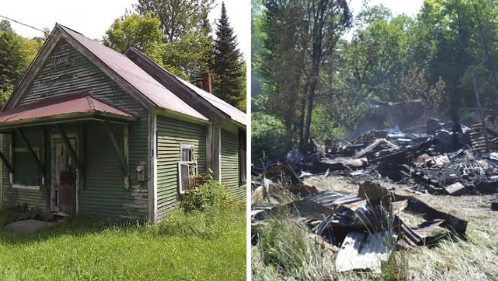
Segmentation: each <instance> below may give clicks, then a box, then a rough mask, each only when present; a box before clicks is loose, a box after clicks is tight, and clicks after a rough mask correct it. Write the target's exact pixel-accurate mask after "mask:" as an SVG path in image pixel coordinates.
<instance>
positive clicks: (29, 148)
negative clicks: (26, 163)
mask: <svg viewBox="0 0 498 281" xmlns="http://www.w3.org/2000/svg"><path fill="white" fill-rule="evenodd" d="M16 132H17V133H18V134H19V135H20V136H21V138H22V140H23V141H24V143H25V144H26V146H27V147H28V150H29V152H30V153H31V155H32V156H33V158H34V159H35V162H36V164H37V165H38V168H39V169H40V172H42V173H43V174H44V173H45V165H43V163H42V162H41V160H40V157H39V156H38V155H36V152H35V150H34V149H33V146H31V143H30V142H29V140H28V138H27V137H26V135H25V134H24V132H23V131H22V129H21V128H16Z"/></svg>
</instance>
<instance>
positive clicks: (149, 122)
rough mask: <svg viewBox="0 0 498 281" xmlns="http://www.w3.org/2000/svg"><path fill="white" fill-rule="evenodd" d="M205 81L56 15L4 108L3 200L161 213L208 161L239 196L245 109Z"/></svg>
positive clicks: (0, 127) (0, 133)
mask: <svg viewBox="0 0 498 281" xmlns="http://www.w3.org/2000/svg"><path fill="white" fill-rule="evenodd" d="M200 82H202V83H200V84H202V86H203V87H204V88H205V89H208V90H209V88H210V81H209V76H206V77H205V79H204V80H202V81H200ZM198 86H200V85H198ZM198 86H194V85H192V84H190V83H188V82H186V81H183V80H182V79H179V78H178V77H175V76H174V75H172V74H170V73H169V72H168V71H166V70H165V69H163V68H161V67H160V66H158V65H157V64H155V63H154V62H153V61H151V60H150V59H149V58H148V57H147V56H145V55H144V54H142V53H140V52H139V51H137V50H135V49H130V50H128V51H127V52H126V53H125V54H121V53H118V52H116V51H114V50H112V49H110V48H108V47H105V46H103V45H101V44H100V43H98V42H96V41H93V40H90V39H88V38H86V37H84V36H83V35H82V34H80V33H78V32H75V31H73V30H71V29H69V28H67V27H64V26H62V25H59V24H57V25H56V26H55V28H54V30H53V31H52V33H51V34H50V36H49V38H48V39H47V40H46V42H45V44H44V45H43V47H42V48H41V50H40V52H39V53H38V54H37V56H36V58H35V59H34V61H33V62H32V64H31V65H30V67H29V68H28V70H27V71H26V73H25V74H24V76H23V77H22V78H21V80H20V81H19V83H18V84H17V85H16V88H15V89H14V93H13V94H12V96H11V97H10V99H9V100H8V101H7V103H6V105H5V107H4V109H3V110H2V112H1V113H0V138H1V149H0V152H1V153H0V158H1V160H2V162H3V170H2V196H1V198H2V207H9V206H15V205H20V204H25V203H27V204H28V206H30V207H36V208H39V209H40V210H43V211H50V212H53V213H56V214H60V215H72V214H76V213H79V214H88V215H98V216H119V217H123V218H139V219H143V220H149V221H153V222H155V221H159V220H161V219H162V218H163V217H164V216H165V215H166V214H167V213H168V212H169V211H170V210H171V209H173V208H175V207H176V206H177V205H178V203H179V194H181V193H182V192H184V191H185V190H186V189H187V188H188V179H189V177H190V176H191V175H193V174H203V173H211V174H212V176H213V177H214V179H216V180H219V181H220V182H221V183H222V184H223V185H225V186H226V187H227V189H228V191H229V192H232V193H234V194H236V195H237V196H239V197H240V198H242V199H244V198H245V194H246V187H245V186H246V184H245V182H246V178H245V174H246V114H245V113H243V112H241V111H240V110H238V109H236V108H234V107H232V106H230V105H229V104H227V103H226V102H224V101H222V100H220V99H218V98H217V97H215V96H214V95H212V94H210V93H208V92H206V91H204V90H203V89H201V88H199V87H198Z"/></svg>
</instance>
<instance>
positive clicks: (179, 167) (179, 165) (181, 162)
mask: <svg viewBox="0 0 498 281" xmlns="http://www.w3.org/2000/svg"><path fill="white" fill-rule="evenodd" d="M185 164H188V165H189V166H190V165H192V164H193V166H194V169H195V172H194V175H197V161H178V192H179V193H180V194H184V193H185V192H186V191H187V190H186V189H184V188H183V186H182V177H181V171H182V168H181V166H182V165H185Z"/></svg>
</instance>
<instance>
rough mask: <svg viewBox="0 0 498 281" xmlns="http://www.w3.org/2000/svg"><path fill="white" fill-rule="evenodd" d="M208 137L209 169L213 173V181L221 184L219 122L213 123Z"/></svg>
mask: <svg viewBox="0 0 498 281" xmlns="http://www.w3.org/2000/svg"><path fill="white" fill-rule="evenodd" d="M209 129H210V132H209V133H208V135H210V138H209V141H210V145H209V148H210V152H211V153H210V154H211V158H210V159H209V163H210V168H211V170H212V171H213V179H214V180H217V181H219V182H221V177H222V175H221V124H220V122H219V121H215V122H213V124H212V125H211V126H210V127H209Z"/></svg>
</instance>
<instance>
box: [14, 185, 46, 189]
mask: <svg viewBox="0 0 498 281" xmlns="http://www.w3.org/2000/svg"><path fill="white" fill-rule="evenodd" d="M12 188H17V189H27V190H40V186H39V185H22V184H13V185H12Z"/></svg>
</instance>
